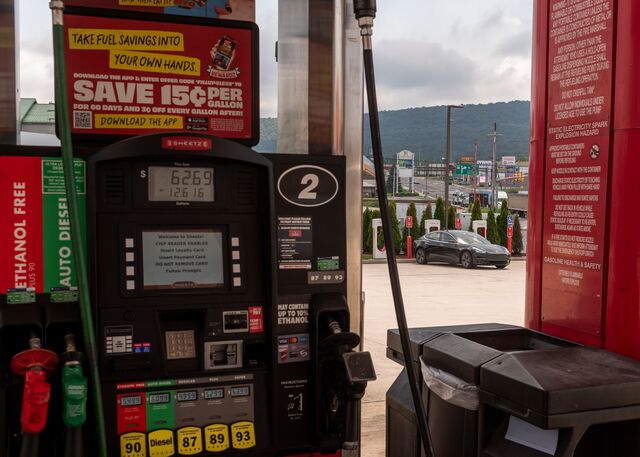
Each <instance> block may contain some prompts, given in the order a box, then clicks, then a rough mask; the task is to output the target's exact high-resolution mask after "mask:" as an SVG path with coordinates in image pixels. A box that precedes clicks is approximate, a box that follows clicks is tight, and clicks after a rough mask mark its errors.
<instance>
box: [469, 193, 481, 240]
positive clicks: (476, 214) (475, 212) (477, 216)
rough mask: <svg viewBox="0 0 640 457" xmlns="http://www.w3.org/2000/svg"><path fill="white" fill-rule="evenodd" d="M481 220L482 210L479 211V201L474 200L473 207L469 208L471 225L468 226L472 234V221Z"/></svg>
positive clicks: (477, 199)
mask: <svg viewBox="0 0 640 457" xmlns="http://www.w3.org/2000/svg"><path fill="white" fill-rule="evenodd" d="M481 220H482V210H481V209H480V199H479V198H476V199H475V200H474V201H473V206H472V207H471V223H470V224H469V231H470V232H473V221H481Z"/></svg>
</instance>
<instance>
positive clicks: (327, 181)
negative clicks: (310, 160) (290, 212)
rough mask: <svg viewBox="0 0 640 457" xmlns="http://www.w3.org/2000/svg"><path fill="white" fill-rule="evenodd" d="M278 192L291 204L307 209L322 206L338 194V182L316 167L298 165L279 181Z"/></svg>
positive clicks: (332, 176) (328, 172) (284, 174)
mask: <svg viewBox="0 0 640 457" xmlns="http://www.w3.org/2000/svg"><path fill="white" fill-rule="evenodd" d="M278 192H279V193H280V195H281V196H282V198H284V199H285V200H286V201H288V202H289V203H292V204H294V205H296V206H302V207H305V208H312V207H316V206H322V205H325V204H327V203H329V202H330V201H331V200H333V199H334V197H335V196H336V195H337V194H338V180H337V179H336V177H335V176H334V175H333V173H331V172H330V171H329V170H327V169H325V168H322V167H318V166H316V165H298V166H296V167H292V168H289V169H288V170H286V171H285V172H284V173H282V175H280V178H279V179H278Z"/></svg>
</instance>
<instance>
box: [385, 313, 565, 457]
mask: <svg viewBox="0 0 640 457" xmlns="http://www.w3.org/2000/svg"><path fill="white" fill-rule="evenodd" d="M411 336H412V352H414V351H415V352H416V353H419V354H421V356H420V357H419V358H418V360H417V361H415V363H417V364H419V365H418V367H419V369H420V373H421V378H422V379H421V385H422V401H423V403H424V405H425V408H426V410H427V419H428V423H429V430H430V432H431V436H432V439H433V445H434V450H435V452H436V456H437V457H441V456H442V457H476V456H477V455H478V439H479V434H480V428H479V427H480V422H481V421H480V405H481V403H480V389H479V386H480V373H481V367H482V366H483V365H485V364H487V363H488V362H490V361H492V360H494V359H496V358H499V357H501V356H502V355H503V354H504V352H505V351H528V350H537V349H542V348H544V349H549V348H563V347H570V346H574V345H573V343H570V342H567V341H564V340H560V339H556V338H552V337H549V336H547V335H543V334H541V333H538V332H533V331H530V330H527V329H523V328H521V327H515V326H510V325H502V324H482V325H467V326H455V327H434V328H424V329H412V330H411ZM387 344H388V349H387V354H388V356H389V357H390V358H392V359H393V360H396V361H401V360H402V356H401V354H402V352H401V349H400V348H399V338H398V336H397V333H396V331H393V330H391V331H389V333H388V337H387ZM416 346H417V347H418V348H416ZM419 346H421V348H419ZM412 356H415V354H412ZM412 359H413V357H412ZM394 387H396V389H397V385H396V384H395V383H394ZM406 388H407V389H408V388H409V387H408V385H407V386H406ZM407 394H408V395H409V397H408V398H409V401H410V399H411V398H410V393H407ZM395 395H398V394H397V393H396V394H395ZM414 414H415V412H414ZM394 421H398V419H395V418H393V417H390V416H388V422H387V427H388V430H390V429H392V428H393V429H394V430H398V426H397V424H396V423H394ZM396 435H397V432H396ZM413 435H414V432H413V431H408V432H407V433H406V434H405V436H404V438H403V437H398V436H393V437H392V440H391V444H392V445H393V444H394V443H399V444H400V443H403V442H406V441H407V440H410V439H413ZM389 443H390V441H389V439H388V445H389ZM400 455H402V454H395V453H394V451H393V450H391V451H390V450H387V456H388V457H395V456H400ZM408 455H413V454H408ZM422 455H424V453H423V454H422Z"/></svg>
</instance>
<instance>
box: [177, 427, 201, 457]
mask: <svg viewBox="0 0 640 457" xmlns="http://www.w3.org/2000/svg"><path fill="white" fill-rule="evenodd" d="M176 434H177V437H178V438H177V441H178V454H179V455H195V454H200V453H201V452H202V430H200V428H199V427H183V428H181V429H179V430H178V431H177V432H176Z"/></svg>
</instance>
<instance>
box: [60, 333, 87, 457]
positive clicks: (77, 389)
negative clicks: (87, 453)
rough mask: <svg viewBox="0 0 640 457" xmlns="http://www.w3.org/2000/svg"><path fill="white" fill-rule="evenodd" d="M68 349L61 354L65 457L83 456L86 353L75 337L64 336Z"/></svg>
mask: <svg viewBox="0 0 640 457" xmlns="http://www.w3.org/2000/svg"><path fill="white" fill-rule="evenodd" d="M64 341H65V345H66V351H65V352H64V353H63V354H62V355H61V357H60V358H61V359H62V361H63V363H64V365H63V366H62V421H63V422H64V425H65V426H66V427H67V432H66V436H65V453H64V455H65V457H82V456H83V455H84V444H83V440H82V426H83V424H84V423H85V421H86V420H87V390H88V389H87V378H86V377H85V376H84V373H83V371H82V361H83V360H84V354H82V352H78V350H77V348H76V342H75V337H74V336H73V335H72V334H68V335H65V337H64Z"/></svg>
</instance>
